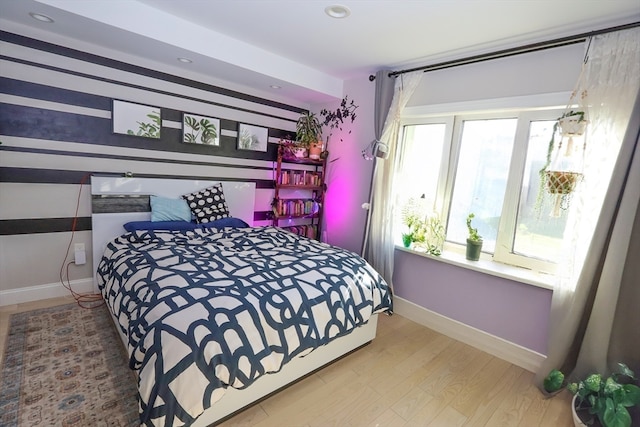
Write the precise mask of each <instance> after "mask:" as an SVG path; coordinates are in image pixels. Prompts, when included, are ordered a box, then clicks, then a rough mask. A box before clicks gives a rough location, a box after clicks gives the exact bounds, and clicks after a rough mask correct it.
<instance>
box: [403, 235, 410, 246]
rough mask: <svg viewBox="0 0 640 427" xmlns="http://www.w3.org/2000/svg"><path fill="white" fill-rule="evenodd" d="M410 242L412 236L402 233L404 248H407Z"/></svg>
mask: <svg viewBox="0 0 640 427" xmlns="http://www.w3.org/2000/svg"><path fill="white" fill-rule="evenodd" d="M411 242H413V236H412V235H411V234H403V235H402V244H403V245H404V247H405V248H409V247H410V246H411Z"/></svg>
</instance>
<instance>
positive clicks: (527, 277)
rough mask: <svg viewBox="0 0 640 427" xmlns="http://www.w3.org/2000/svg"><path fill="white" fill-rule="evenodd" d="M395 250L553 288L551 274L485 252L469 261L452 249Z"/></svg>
mask: <svg viewBox="0 0 640 427" xmlns="http://www.w3.org/2000/svg"><path fill="white" fill-rule="evenodd" d="M396 250H400V251H403V252H408V253H411V254H414V255H418V256H422V257H425V258H429V259H432V260H434V261H440V262H444V263H447V264H451V265H455V266H457V267H461V268H466V269H469V270H474V271H478V272H480V273H485V274H489V275H491V276H496V277H501V278H503V279H509V280H513V281H516V282H519V283H524V284H527V285H532V286H537V287H539V288H544V289H551V290H553V278H554V276H553V275H551V274H544V273H538V272H535V271H532V270H528V269H526V268H522V267H515V266H513V265H508V264H503V263H500V262H496V261H493V260H492V259H491V257H490V256H489V255H487V254H484V253H483V254H482V256H481V257H480V260H479V261H469V260H468V259H466V258H465V255H464V254H461V253H457V252H454V251H448V250H447V251H443V252H442V255H440V256H435V255H431V254H428V253H426V252H420V251H416V250H413V249H407V248H405V247H402V246H396Z"/></svg>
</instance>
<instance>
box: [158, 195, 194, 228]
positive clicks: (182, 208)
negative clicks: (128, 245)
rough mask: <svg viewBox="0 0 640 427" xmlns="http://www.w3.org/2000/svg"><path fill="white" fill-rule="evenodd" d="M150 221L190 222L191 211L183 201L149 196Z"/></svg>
mask: <svg viewBox="0 0 640 427" xmlns="http://www.w3.org/2000/svg"><path fill="white" fill-rule="evenodd" d="M150 201H151V221H187V222H191V209H189V205H187V202H186V201H185V200H184V199H168V198H166V197H159V196H151V200H150Z"/></svg>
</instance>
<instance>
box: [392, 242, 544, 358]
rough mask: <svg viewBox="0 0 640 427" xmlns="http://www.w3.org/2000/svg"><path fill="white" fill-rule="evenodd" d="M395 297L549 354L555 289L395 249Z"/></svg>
mask: <svg viewBox="0 0 640 427" xmlns="http://www.w3.org/2000/svg"><path fill="white" fill-rule="evenodd" d="M393 284H394V290H395V294H396V295H397V296H399V297H401V298H404V299H406V300H409V301H411V302H413V303H414V304H417V305H419V306H421V307H424V308H426V309H428V310H431V311H434V312H436V313H439V314H441V315H443V316H446V317H448V318H451V319H454V320H457V321H459V322H462V323H465V324H467V325H469V326H472V327H474V328H477V329H480V330H482V331H485V332H487V333H490V334H492V335H495V336H497V337H500V338H503V339H505V340H507V341H510V342H513V343H515V344H519V345H521V346H523V347H526V348H528V349H531V350H534V351H537V352H539V353H542V354H546V351H547V328H548V323H549V311H550V308H551V295H552V291H551V290H549V289H544V288H539V287H536V286H532V285H527V284H523V283H519V282H515V281H512V280H508V279H503V278H500V277H496V276H492V275H488V274H484V273H480V272H477V271H474V270H469V269H466V268H462V267H457V266H455V265H451V264H447V263H444V262H440V261H435V260H431V259H429V258H426V257H424V256H420V255H414V254H411V253H407V252H403V251H396V255H395V269H394V275H393Z"/></svg>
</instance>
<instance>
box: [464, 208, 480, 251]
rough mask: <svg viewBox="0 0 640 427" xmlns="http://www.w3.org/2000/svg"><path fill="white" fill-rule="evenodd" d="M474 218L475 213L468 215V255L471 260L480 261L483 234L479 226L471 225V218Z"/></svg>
mask: <svg viewBox="0 0 640 427" xmlns="http://www.w3.org/2000/svg"><path fill="white" fill-rule="evenodd" d="M473 218H475V215H474V214H473V213H470V214H469V216H467V229H468V230H469V236H468V237H467V252H466V256H467V259H468V260H469V261H478V260H479V259H480V252H481V251H482V236H481V235H479V234H478V229H477V228H474V227H472V226H471V220H473Z"/></svg>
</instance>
